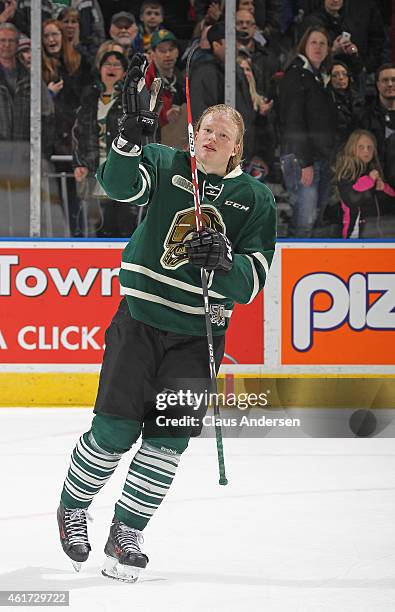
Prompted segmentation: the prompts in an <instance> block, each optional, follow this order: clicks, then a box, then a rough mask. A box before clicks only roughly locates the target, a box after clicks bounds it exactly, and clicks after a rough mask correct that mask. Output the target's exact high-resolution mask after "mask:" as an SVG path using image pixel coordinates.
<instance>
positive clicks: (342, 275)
mask: <svg viewBox="0 0 395 612" xmlns="http://www.w3.org/2000/svg"><path fill="white" fill-rule="evenodd" d="M281 364H282V365H283V366H287V365H297V364H299V365H311V364H314V365H320V364H321V365H328V366H332V365H356V366H358V365H366V366H369V365H383V366H390V365H394V364H395V244H394V243H392V244H391V243H381V244H379V243H377V244H375V243H374V242H372V243H363V244H361V243H354V244H352V245H351V244H348V245H347V246H344V247H343V246H342V245H341V244H339V243H337V244H336V245H333V246H331V245H330V244H329V245H326V246H325V247H323V246H322V245H319V244H318V245H317V244H316V245H315V246H314V248H311V247H308V246H307V245H302V246H298V245H296V244H293V245H290V246H289V247H287V246H285V245H283V246H282V249H281Z"/></svg>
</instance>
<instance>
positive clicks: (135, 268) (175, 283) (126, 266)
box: [121, 261, 225, 300]
mask: <svg viewBox="0 0 395 612" xmlns="http://www.w3.org/2000/svg"><path fill="white" fill-rule="evenodd" d="M121 268H122V270H128V271H129V272H138V273H139V274H144V275H145V276H149V277H150V278H153V279H154V280H157V281H159V282H161V283H165V284H166V285H171V286H172V287H178V289H183V290H184V291H189V292H190V293H198V294H199V295H202V293H203V290H202V288H201V287H195V286H194V285H190V284H189V283H184V282H183V281H179V280H177V279H175V278H171V277H169V276H165V275H164V274H159V273H158V272H154V270H151V269H150V268H146V267H145V266H139V265H138V264H132V263H128V262H126V261H123V262H122V263H121ZM208 293H209V296H210V297H215V298H218V299H220V300H224V299H225V296H224V295H221V294H220V293H216V292H215V291H209V292H208Z"/></svg>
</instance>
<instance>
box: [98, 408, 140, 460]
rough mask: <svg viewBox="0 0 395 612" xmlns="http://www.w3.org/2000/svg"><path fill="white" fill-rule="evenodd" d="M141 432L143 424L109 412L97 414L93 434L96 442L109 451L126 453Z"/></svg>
mask: <svg viewBox="0 0 395 612" xmlns="http://www.w3.org/2000/svg"><path fill="white" fill-rule="evenodd" d="M140 433H141V424H140V423H139V422H138V421H135V420H133V419H123V418H121V417H114V416H112V415H109V414H103V413H99V414H95V416H94V417H93V420H92V429H91V434H92V436H93V439H94V441H95V442H96V444H97V445H98V446H99V447H100V448H101V449H102V450H104V451H106V452H107V453H111V454H114V453H115V454H119V453H126V451H128V450H129V449H130V448H131V447H132V446H133V444H134V443H135V442H136V440H137V439H138V438H139V436H140Z"/></svg>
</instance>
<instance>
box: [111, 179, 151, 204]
mask: <svg viewBox="0 0 395 612" xmlns="http://www.w3.org/2000/svg"><path fill="white" fill-rule="evenodd" d="M140 176H141V180H142V183H143V185H142V187H141V189H140V191H139V192H138V193H136V195H134V196H132V197H131V198H126V199H125V200H121V199H120V198H116V201H117V202H134V201H135V200H138V199H139V198H141V197H142V196H143V195H144V193H145V191H146V189H147V187H148V185H147V181H146V180H145V177H144V176H142V174H140ZM147 202H148V200H147ZM147 202H144V204H146V203H147Z"/></svg>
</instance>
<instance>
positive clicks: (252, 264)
mask: <svg viewBox="0 0 395 612" xmlns="http://www.w3.org/2000/svg"><path fill="white" fill-rule="evenodd" d="M245 257H247V259H248V261H249V262H250V264H251V269H252V276H253V279H254V286H253V288H252V293H251V297H250V299H249V300H248V302H247V304H251V302H252V301H253V300H254V299H255V296H256V294H257V293H258V291H259V279H258V274H257V273H256V269H255V265H254V261H253V259H252V257H250V256H249V255H245Z"/></svg>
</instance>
